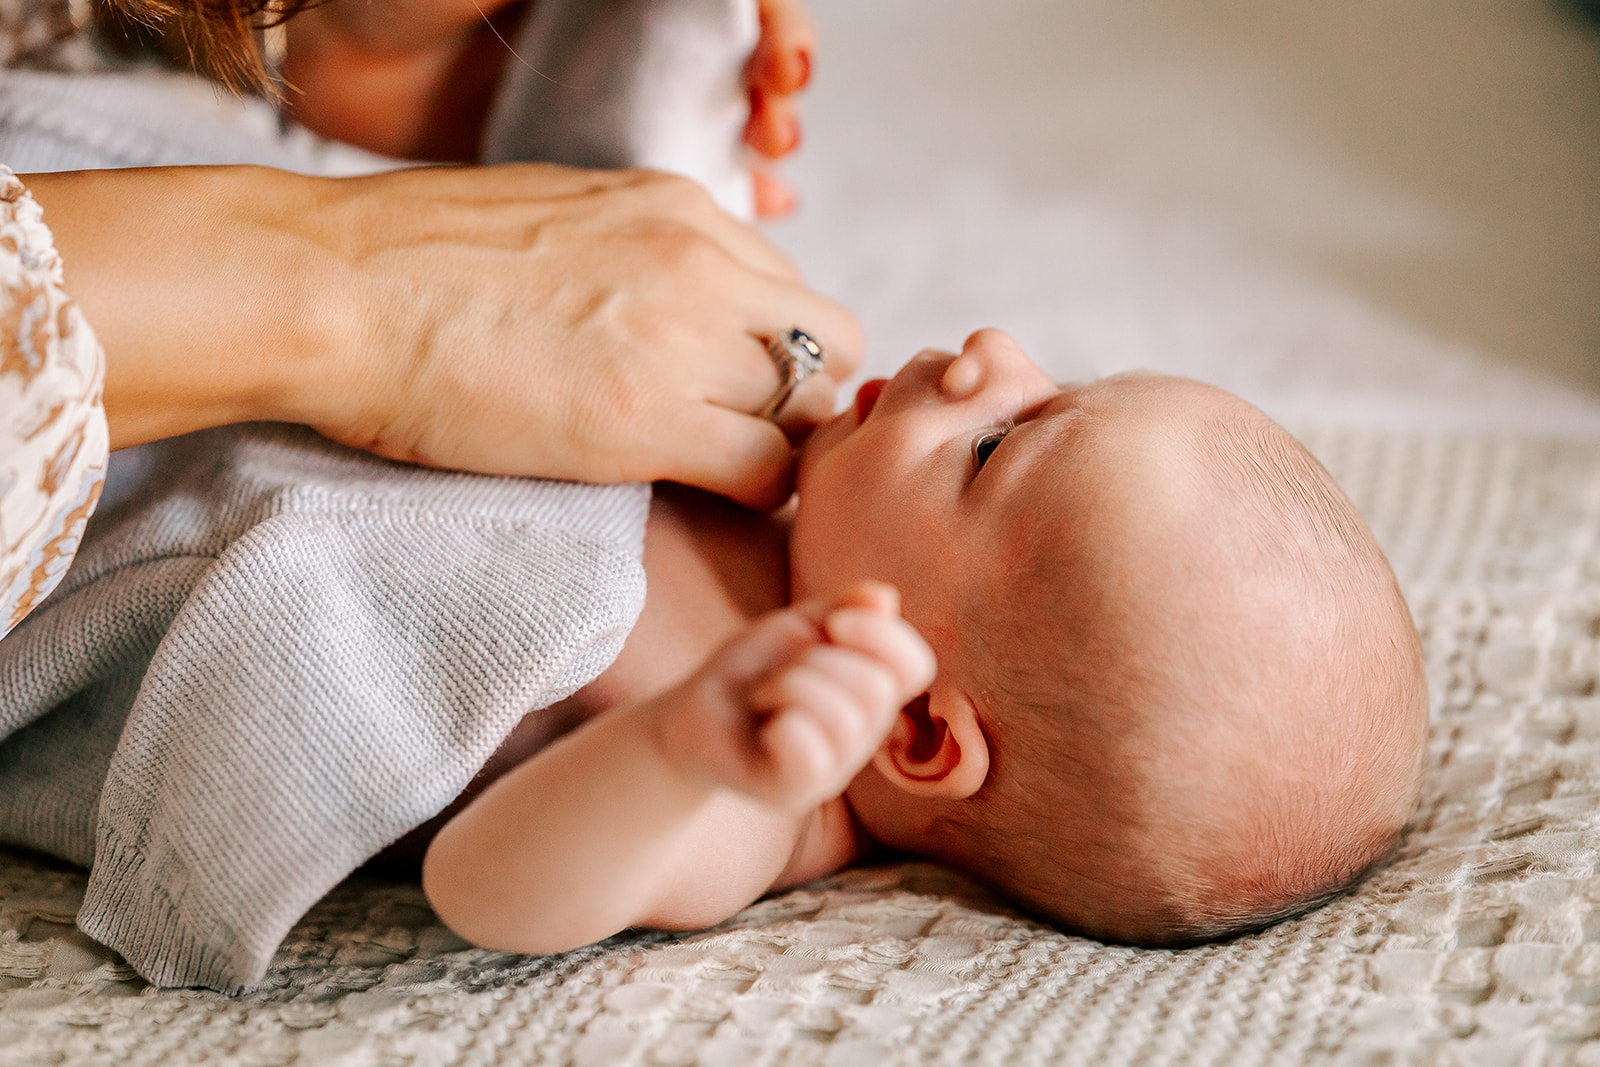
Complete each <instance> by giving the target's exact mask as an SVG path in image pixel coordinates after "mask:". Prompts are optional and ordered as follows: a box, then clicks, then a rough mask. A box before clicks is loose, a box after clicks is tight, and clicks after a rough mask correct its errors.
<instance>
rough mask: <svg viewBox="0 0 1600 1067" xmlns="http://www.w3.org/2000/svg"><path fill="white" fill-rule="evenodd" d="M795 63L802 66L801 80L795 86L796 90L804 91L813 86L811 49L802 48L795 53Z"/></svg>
mask: <svg viewBox="0 0 1600 1067" xmlns="http://www.w3.org/2000/svg"><path fill="white" fill-rule="evenodd" d="M794 58H795V62H797V63H799V64H800V79H799V81H798V82H797V83H796V84H795V88H796V89H804V88H805V87H806V86H808V85H810V84H811V49H809V48H802V49H800V51H798V52H796V53H795V56H794Z"/></svg>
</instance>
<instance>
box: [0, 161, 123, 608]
mask: <svg viewBox="0 0 1600 1067" xmlns="http://www.w3.org/2000/svg"><path fill="white" fill-rule="evenodd" d="M42 214H43V213H42V212H41V211H40V209H39V205H38V204H36V203H35V202H34V200H33V197H32V196H30V195H29V194H28V191H27V190H26V189H24V188H23V186H22V182H20V181H18V180H17V178H16V176H15V175H14V174H12V173H11V170H10V169H9V168H8V167H4V166H0V636H3V635H4V634H6V633H7V632H9V631H10V630H11V628H12V627H14V626H15V625H16V624H17V623H19V622H21V621H22V618H23V616H25V615H27V614H28V612H29V611H30V610H32V609H33V606H34V605H35V604H37V603H39V601H40V600H42V599H44V597H45V595H46V594H48V593H49V592H50V590H52V589H54V588H55V585H56V583H57V582H58V581H60V580H61V576H62V575H63V574H64V573H66V569H67V566H68V565H69V564H70V563H71V562H72V557H73V554H74V553H75V552H76V551H77V549H78V540H79V538H80V537H82V535H83V527H84V524H85V523H86V522H87V521H88V519H89V515H90V513H91V512H93V511H94V506H95V502H96V501H97V500H99V498H100V486H101V483H102V482H103V481H104V479H105V469H106V456H107V450H108V447H109V446H108V438H107V435H106V416H105V409H104V407H103V406H102V404H101V385H102V383H103V381H104V379H105V356H104V354H103V353H102V352H101V349H100V343H99V342H98V341H97V340H95V336H94V332H93V331H92V330H90V329H89V325H88V323H86V322H84V320H83V315H82V314H80V313H79V311H78V309H77V307H76V306H74V305H73V303H72V301H71V300H70V299H68V297H67V294H66V293H65V292H64V291H63V290H62V288H61V258H60V257H59V256H58V255H56V250H55V245H54V243H53V242H52V241H51V237H50V231H49V230H48V229H46V228H45V225H44V222H43V219H42Z"/></svg>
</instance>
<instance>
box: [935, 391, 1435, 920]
mask: <svg viewBox="0 0 1600 1067" xmlns="http://www.w3.org/2000/svg"><path fill="white" fill-rule="evenodd" d="M1081 410H1082V415H1081V418H1082V419H1083V420H1084V423H1083V425H1082V426H1081V427H1079V428H1078V430H1077V431H1076V432H1075V433H1074V435H1073V444H1072V448H1071V450H1070V452H1069V453H1064V454H1063V455H1062V456H1061V457H1060V459H1059V467H1058V469H1057V470H1056V471H1055V472H1054V473H1053V474H1051V475H1050V477H1051V478H1058V479H1059V484H1056V485H1053V486H1049V487H1045V486H1041V498H1040V501H1041V502H1040V506H1039V508H1038V521H1037V522H1036V523H1035V522H1033V521H1030V522H1029V523H1028V529H1027V530H1026V531H1023V532H1022V534H1021V535H1020V536H1019V537H1018V538H1017V540H1016V542H1015V543H1014V544H1013V545H1011V546H1008V552H1007V556H1008V559H1009V563H1010V565H1009V566H1008V567H1006V568H1005V570H1004V574H1005V576H1004V577H1003V578H1001V579H1000V581H999V584H1000V586H1001V588H990V589H989V590H988V591H987V595H985V596H983V597H981V598H979V599H977V600H975V601H974V602H973V603H972V604H971V606H970V609H969V615H970V618H969V619H968V622H969V624H970V625H969V626H968V627H967V629H968V630H969V632H971V633H972V634H974V635H977V636H976V637H975V638H974V640H973V642H972V644H971V645H970V646H969V647H968V648H967V649H965V650H964V651H963V659H964V660H965V662H964V663H963V664H962V667H961V668H960V669H964V670H966V671H967V672H969V673H970V674H971V675H972V676H973V677H975V678H977V679H980V681H979V682H978V684H977V685H975V688H977V689H979V690H982V691H983V692H985V693H986V694H987V695H986V697H985V698H984V699H983V700H981V701H980V711H981V712H982V713H983V716H984V729H985V732H986V735H987V736H988V740H989V744H990V752H991V762H992V766H991V771H990V774H989V776H988V779H987V781H986V783H985V785H984V787H983V788H982V789H981V790H980V791H979V792H978V793H977V794H976V795H974V796H973V797H971V798H969V799H968V800H967V801H965V802H963V803H962V804H960V805H956V806H953V807H952V808H950V809H949V810H948V811H946V812H945V813H944V814H943V815H942V817H941V818H940V820H939V821H938V823H937V825H936V828H935V837H936V839H937V841H938V845H937V847H936V848H935V849H934V850H933V851H934V852H935V853H936V854H938V855H941V856H942V857H943V858H946V859H949V860H950V861H952V862H954V863H956V864H957V865H959V866H962V867H964V868H966V869H968V870H971V871H974V872H975V873H979V874H982V875H984V876H985V877H988V878H990V879H991V880H993V881H995V882H996V883H997V884H999V885H1000V887H1001V888H1002V889H1004V890H1006V891H1007V892H1008V893H1009V894H1011V895H1012V896H1014V897H1016V898H1018V899H1020V900H1021V901H1023V902H1024V903H1026V904H1028V905H1030V906H1031V907H1033V908H1035V909H1037V910H1038V911H1040V912H1042V913H1044V914H1045V915H1047V916H1049V917H1051V918H1053V919H1056V920H1057V921H1060V922H1063V923H1064V924H1066V925H1069V926H1071V927H1074V928H1077V929H1080V930H1083V931H1084V932H1087V933H1091V934H1094V935H1097V936H1100V937H1104V938H1108V939H1113V940H1126V941H1135V942H1141V943H1182V942H1186V941H1194V940H1203V939H1207V938H1212V937H1218V936H1224V935H1227V934H1230V933H1236V932H1240V931H1242V930H1246V929H1251V928H1255V927H1258V926H1261V925H1265V924H1267V923H1270V922H1272V921H1274V920H1276V919H1278V918H1281V917H1284V916H1286V915H1289V914H1293V913H1295V912H1297V911H1301V910H1304V909H1305V908H1307V907H1310V906H1313V905H1314V904H1316V903H1318V902H1320V901H1321V900H1324V899H1326V898H1327V897H1328V896H1330V895H1332V894H1334V893H1337V892H1338V891H1340V890H1342V889H1344V888H1346V887H1347V886H1349V885H1350V884H1351V883H1352V882H1353V881H1354V880H1355V879H1357V878H1358V877H1359V876H1360V875H1361V873H1362V872H1363V871H1365V870H1366V869H1367V868H1368V867H1370V866H1371V865H1372V864H1373V863H1374V862H1376V861H1377V860H1379V859H1380V858H1382V857H1383V856H1384V855H1385V854H1386V853H1387V852H1388V851H1389V850H1390V849H1391V848H1392V847H1393V845H1394V843H1395V842H1396V840H1397V839H1398V836H1399V834H1400V831H1401V830H1402V828H1403V827H1404V825H1405V822H1406V820H1407V818H1408V817H1409V815H1410V812H1411V809H1412V805H1413V803H1414V800H1415V795H1416V791H1417V786H1418V779H1419V775H1420V768H1421V754H1422V750H1423V745H1424V732H1425V728H1426V716H1427V700H1426V686H1425V683H1424V680H1423V677H1422V668H1421V653H1420V647H1419V643H1418V640H1417V635H1416V630H1415V628H1414V626H1413V625H1412V622H1411V618H1410V615H1409V612H1408V611H1407V609H1406V606H1405V603H1404V600H1403V599H1402V597H1401V595H1400V591H1399V588H1398V586H1397V584H1396V582H1395V580H1394V576H1393V573H1392V571H1391V570H1390V568H1389V565H1388V563H1387V561H1386V560H1385V559H1384V557H1383V554H1382V552H1381V550H1380V549H1379V548H1378V545H1377V543H1376V541H1375V540H1374V538H1373V537H1372V534H1371V532H1370V531H1369V530H1368V529H1367V527H1366V525H1365V523H1364V522H1363V521H1362V520H1361V518H1360V516H1359V515H1358V514H1357V513H1356V511H1355V509H1354V507H1353V506H1352V505H1351V504H1350V502H1349V500H1348V499H1347V498H1346V497H1345V496H1344V494H1343V493H1342V492H1341V491H1340V490H1339V488H1338V487H1337V486H1336V485H1335V484H1334V483H1333V480H1332V479H1331V478H1330V477H1329V475H1328V474H1327V472H1326V471H1325V470H1324V469H1323V468H1322V467H1321V465H1320V464H1318V463H1317V461H1316V460H1315V459H1314V458H1312V457H1311V455H1310V454H1309V453H1307V452H1306V450H1305V449H1304V448H1303V447H1302V446H1301V445H1300V444H1299V443H1298V442H1297V441H1295V440H1294V439H1293V438H1292V437H1291V436H1290V435H1289V434H1287V433H1286V432H1285V431H1283V430H1282V429H1281V428H1280V427H1278V426H1277V425H1276V424H1274V423H1273V422H1272V421H1271V420H1269V419H1268V418H1267V417H1266V416H1265V415H1263V414H1261V413H1260V412H1259V411H1257V410H1256V409H1255V408H1253V407H1251V406H1250V405H1248V404H1246V403H1244V402H1243V401H1241V400H1239V399H1237V398H1236V397H1233V396H1231V395H1229V394H1227V393H1223V392H1221V391H1220V390H1216V389H1212V388H1210V387H1208V386H1204V385H1201V384H1199V383H1196V382H1190V381H1185V380H1181V379H1172V378H1165V377H1160V376H1154V375H1138V376H1124V377H1120V378H1115V379H1110V380H1108V381H1106V382H1102V383H1097V384H1096V385H1095V386H1091V387H1089V388H1088V389H1087V390H1086V391H1085V392H1084V393H1083V394H1082V396H1081Z"/></svg>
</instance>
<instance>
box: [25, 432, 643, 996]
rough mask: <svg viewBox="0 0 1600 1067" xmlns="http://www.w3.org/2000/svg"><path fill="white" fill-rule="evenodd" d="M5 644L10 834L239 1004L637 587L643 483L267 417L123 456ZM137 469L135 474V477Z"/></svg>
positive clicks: (178, 965)
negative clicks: (414, 454)
mask: <svg viewBox="0 0 1600 1067" xmlns="http://www.w3.org/2000/svg"><path fill="white" fill-rule="evenodd" d="M111 481H112V488H111V490H110V491H109V492H108V496H107V504H106V506H105V508H104V509H103V510H102V514H101V515H100V516H97V518H96V520H95V522H94V523H93V524H91V526H90V529H89V532H88V533H87V535H86V536H85V538H84V542H83V546H82V548H81V549H80V551H79V554H78V559H77V562H76V563H75V564H74V565H73V567H72V569H71V571H70V572H69V573H68V575H67V578H66V579H65V581H64V582H63V583H62V585H61V587H60V588H59V589H58V590H57V592H56V594H55V595H54V596H53V597H52V598H51V599H50V600H49V601H47V602H46V603H45V604H44V605H43V606H41V607H40V608H39V609H37V610H36V611H35V612H34V613H33V615H31V616H30V617H29V618H28V619H27V620H26V621H25V622H24V623H23V624H22V625H21V626H19V627H18V628H17V629H16V630H15V631H14V632H13V633H12V635H11V636H10V637H9V638H7V639H6V640H5V641H4V642H0V736H5V737H6V738H7V740H6V741H5V742H4V743H3V744H0V838H3V839H4V840H6V841H10V842H14V843H18V844H24V845H28V846H30V847H33V848H37V849H40V850H41V851H45V852H49V853H52V854H54V855H58V856H61V857H63V858H66V859H69V860H72V861H73V862H75V863H79V864H83V865H85V866H88V867H90V869H91V873H90V878H89V888H88V892H87V893H86V895H85V897H84V901H83V907H82V910H81V911H80V912H79V915H78V923H79V925H80V926H81V927H82V928H83V929H84V930H85V931H86V932H87V933H88V934H90V936H92V937H94V938H96V939H97V940H99V941H102V942H104V943H105V944H107V945H109V946H111V947H112V948H114V949H116V950H117V951H118V952H120V953H122V955H123V956H124V957H125V958H126V959H127V960H128V961H129V963H130V964H132V965H133V966H134V967H135V968H136V969H137V970H138V971H139V973H140V974H142V975H144V976H145V977H146V978H148V979H149V980H151V981H154V982H157V983H160V984H163V985H206V986H211V987H213V988H217V989H222V990H228V991H234V990H239V989H243V988H246V987H248V986H251V985H253V984H255V983H256V981H258V980H259V979H260V977H261V975H262V973H263V972H264V970H265V969H266V966H267V964H268V962H269V961H270V960H271V958H272V954H273V951H274V950H275V949H276V948H277V946H278V944H279V942H280V941H282V939H283V937H284V935H285V934H286V933H287V932H288V931H289V928H290V927H291V926H292V925H293V923H294V922H295V921H296V920H297V919H299V918H300V916H301V915H302V914H303V913H304V912H305V910H306V909H307V908H308V907H310V906H311V904H313V903H314V902H315V901H316V900H317V899H318V898H319V897H321V896H322V895H323V894H324V893H326V892H327V891H328V889H330V888H331V887H332V886H333V885H334V884H336V883H337V882H338V881H339V880H340V879H342V878H343V877H345V876H346V875H347V874H349V873H350V872H351V871H352V870H354V869H355V868H356V867H357V866H359V865H360V864H361V863H362V862H364V861H365V860H367V859H368V858H370V857H371V856H372V855H374V854H375V853H377V852H378V851H380V850H381V849H382V848H383V847H384V846H386V845H387V844H389V843H390V842H392V841H394V840H395V839H396V838H398V837H400V836H401V835H402V834H404V833H405V832H406V831H408V830H410V829H412V828H414V827H415V826H417V825H419V824H420V823H422V822H424V821H426V820H427V819H428V818H429V817H430V816H432V815H434V814H435V813H437V812H438V811H439V810H440V809H442V808H443V807H444V806H445V805H446V804H447V803H448V802H449V801H451V800H452V799H454V798H455V797H456V796H457V795H458V794H459V793H460V792H461V790H462V789H463V788H464V787H465V786H466V784H467V782H468V781H470V780H471V778H472V776H473V775H474V774H475V773H476V772H477V771H478V770H479V769H481V768H482V766H483V764H484V762H485V761H486V760H487V759H488V757H489V756H490V755H491V754H492V753H493V751H494V749H495V748H496V747H497V746H498V745H499V744H500V742H501V741H502V740H503V739H504V738H505V736H506V735H507V734H508V733H509V732H510V731H511V729H512V728H513V727H514V726H515V725H516V724H517V723H518V722H519V721H520V719H521V718H522V717H523V716H524V715H526V714H528V713H529V712H532V711H535V710H537V709H541V708H545V707H547V706H548V705H550V704H552V703H553V702H555V701H558V700H560V699H561V698H563V697H565V696H567V695H568V694H570V693H571V692H573V691H574V690H575V689H577V688H579V687H580V686H582V685H583V684H584V683H586V682H588V681H590V680H591V679H593V678H594V677H595V676H596V675H597V674H598V673H599V672H600V671H601V670H603V669H604V668H605V667H606V666H607V665H608V664H609V663H610V662H611V660H612V659H613V658H615V656H616V654H617V652H618V651H619V650H620V649H621V647H622V642H623V640H624V638H625V637H626V635H627V633H628V630H629V629H630V628H631V627H632V625H633V622H634V620H635V618H636V616H637V614H638V611H639V609H640V607H641V606H642V604H643V598H644V572H643V567H642V564H641V561H640V553H641V550H642V544H643V531H644V523H645V518H646V513H647V511H648V500H649V490H648V488H647V487H644V486H639V485H624V486H611V487H597V486H586V485H574V484H566V483H556V482H543V481H531V480H523V479H507V478H480V477H474V476H470V475H456V474H447V473H441V472H437V471H430V470H424V469H419V468H410V467H403V466H399V465H395V464H390V463H386V462H384V461H381V460H377V459H373V458H371V457H369V456H366V455H364V454H361V453H357V452H353V451H350V450H347V449H344V448H341V447H339V446H336V445H333V444H331V443H328V442H326V441H325V440H323V439H322V438H320V437H318V436H317V435H315V434H314V433H312V432H311V431H309V430H303V429H298V428H289V427H271V426H245V427H237V428H230V429H226V430H216V431H208V432H206V433H202V434H195V435H191V436H189V437H186V438H180V439H177V440H175V441H171V442H166V443H163V444H161V445H155V446H146V448H144V449H141V450H137V451H135V452H132V453H119V454H118V456H117V457H116V462H115V464H114V467H113V477H112V479H111ZM130 483H131V484H130Z"/></svg>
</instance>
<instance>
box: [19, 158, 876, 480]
mask: <svg viewBox="0 0 1600 1067" xmlns="http://www.w3.org/2000/svg"><path fill="white" fill-rule="evenodd" d="M29 181H30V183H31V185H32V187H33V190H34V193H35V195H36V197H37V198H38V200H39V202H40V203H41V204H42V205H43V207H44V211H45V215H46V221H47V223H48V224H49V225H50V226H51V227H52V229H54V230H55V232H56V238H57V246H58V247H59V248H60V250H61V253H62V257H63V260H64V262H65V264H66V282H67V291H68V292H69V293H70V294H72V295H73V296H74V298H75V299H76V300H77V301H78V303H79V304H80V306H81V307H82V310H83V312H84V314H85V317H86V318H87V319H88V321H89V323H90V325H91V326H92V327H93V328H94V330H95V332H96V333H97V334H98V335H99V337H100V339H101V342H102V344H103V346H104V348H105V353H106V366H107V373H106V395H105V401H106V404H105V406H106V415H107V419H108V421H109V423H110V427H111V437H112V442H113V444H114V445H116V446H118V447H121V446H124V445H131V444H137V443H139V442H142V441H148V440H151V439H153V438H158V437H166V436H170V435H172V434H177V433H183V432H186V431H190V430H198V429H202V428H205V427H208V426H216V425H220V424H224V423H231V422H239V421H244V420H251V419H275V420H282V421H290V422H303V423H306V424H308V425H310V426H313V427H315V428H316V429H318V430H320V431H322V432H323V433H325V434H327V435H328V436H329V437H332V438H333V439H334V440H336V441H339V442H340V443H342V444H347V445H352V446H354V447H357V448H363V449H367V450H368V451H371V452H374V453H376V454H378V455H381V456H385V457H387V458H390V459H398V460H404V461H408V462H414V463H421V464H425V465H427V466H434V467H444V468H450V469H457V470H467V471H474V472H478V473H482V474H507V475H524V476H538V477H546V478H568V479H575V480H581V481H593V482H618V481H657V480H671V481H681V482H686V483H688V484H690V485H697V486H700V487H701V488H705V489H710V490H712V491H714V492H719V493H724V494H726V495H729V496H732V497H734V498H736V499H738V500H739V501H740V502H742V503H745V504H748V505H752V506H757V507H770V506H773V505H775V504H778V503H781V502H782V501H783V500H784V499H786V498H787V496H788V495H789V489H790V485H789V476H790V473H791V470H792V461H793V454H792V451H791V449H790V447H789V443H788V441H787V439H786V438H785V436H784V432H783V431H782V430H780V429H779V428H778V427H777V426H776V425H774V424H773V423H772V422H770V421H768V420H766V419H763V418H759V417H757V416H755V415H754V414H752V413H753V412H755V411H757V410H759V409H760V408H761V407H762V405H763V404H764V403H765V401H766V399H767V398H768V397H770V396H771V395H772V391H773V389H774V387H775V386H776V384H777V372H776V370H775V369H774V366H773V362H772V359H771V357H770V356H769V355H768V354H767V351H766V347H765V342H764V338H770V337H773V336H775V335H777V334H779V333H781V332H782V331H784V330H787V329H789V328H790V327H791V326H793V325H795V324H797V323H799V324H803V326H804V327H805V329H806V331H807V332H808V333H810V334H811V335H812V336H813V337H815V338H817V339H818V340H820V341H821V342H822V344H823V346H824V347H825V348H826V350H827V353H828V359H827V363H826V365H825V367H824V370H825V371H826V377H825V376H824V375H821V374H819V375H813V376H812V377H811V378H810V379H808V380H807V382H806V385H805V387H803V388H802V389H801V390H800V391H798V392H797V394H796V396H797V397H799V396H800V393H807V395H808V396H809V398H810V399H809V401H808V402H807V403H806V404H800V403H799V402H798V400H797V401H795V402H792V403H791V405H790V407H791V408H800V409H802V410H804V411H806V412H808V413H809V414H808V417H809V418H810V419H811V420H812V421H815V420H816V419H820V418H822V417H824V416H825V415H826V414H827V413H828V411H829V410H830V409H831V393H832V382H833V381H835V380H837V379H840V378H843V377H845V376H846V375H848V374H849V373H850V372H851V371H853V370H854V368H855V366H856V364H857V362H858V360H859V353H860V333H859V328H858V326H857V325H856V322H855V320H854V318H852V317H851V316H850V315H849V313H848V312H846V311H845V310H844V309H843V308H841V307H839V306H838V305H836V304H834V303H832V302H831V301H828V300H825V299H824V298H822V297H820V296H818V295H817V294H815V293H813V292H811V291H810V290H809V289H807V288H806V286H805V285H804V283H803V282H801V280H800V278H799V276H798V274H797V272H796V271H795V270H794V267H793V266H792V265H791V264H790V263H789V262H788V260H787V259H786V258H785V257H784V256H783V254H782V253H780V252H779V251H778V250H777V249H775V248H773V247H772V246H771V245H769V244H768V243H767V242H766V241H765V240H763V239H762V238H761V237H760V235H759V234H757V233H756V232H755V231H754V230H752V229H750V228H749V227H747V226H744V225H742V224H741V223H739V222H737V221H736V220H734V219H732V218H730V217H729V216H727V215H725V214H724V213H722V212H721V211H720V210H718V209H717V208H716V207H715V205H713V204H712V202H711V200H710V198H709V196H707V195H706V193H705V192H704V190H702V189H700V188H698V187H697V186H695V185H693V183H691V182H688V181H687V180H685V179H681V178H670V177H667V176H665V175H661V174H654V173H650V172H646V171H585V170H576V169H572V168H567V167H555V166H541V165H507V166H499V167H483V168H462V167H431V168H430V167H424V168H417V169H411V170H399V171H391V172H387V173H382V174H375V175H369V176H366V177H358V178H311V177H305V176H301V175H295V174H290V173H287V172H284V171H278V170H272V169H268V168H262V167H165V168H149V169H144V170H124V171H81V172H76V173H68V174H53V175H52V174H44V175H35V176H33V177H32V178H30V179H29ZM808 391H809V392H808Z"/></svg>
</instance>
